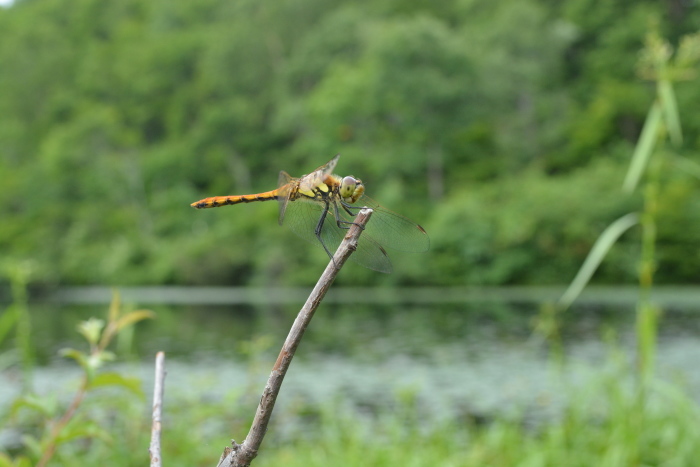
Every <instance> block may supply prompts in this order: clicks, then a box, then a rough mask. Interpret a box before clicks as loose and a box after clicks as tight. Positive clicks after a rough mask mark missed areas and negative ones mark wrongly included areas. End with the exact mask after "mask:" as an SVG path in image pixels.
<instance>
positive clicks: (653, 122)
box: [622, 102, 661, 193]
mask: <svg viewBox="0 0 700 467" xmlns="http://www.w3.org/2000/svg"><path fill="white" fill-rule="evenodd" d="M660 125H661V106H660V105H659V103H658V102H654V105H652V106H651V109H650V110H649V113H648V114H647V119H646V121H645V122H644V128H642V134H641V135H640V137H639V141H637V146H636V147H635V148H634V154H632V162H631V163H630V167H629V170H628V171H627V176H626V177H625V181H624V183H623V185H622V189H623V190H624V191H626V192H628V193H631V192H632V191H633V190H634V189H635V188H636V186H637V183H639V179H640V178H641V176H642V173H643V172H644V168H645V167H646V166H647V163H648V162H649V158H650V156H651V153H652V152H653V151H654V144H655V143H656V137H657V135H658V132H659V128H660Z"/></svg>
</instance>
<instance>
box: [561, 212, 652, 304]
mask: <svg viewBox="0 0 700 467" xmlns="http://www.w3.org/2000/svg"><path fill="white" fill-rule="evenodd" d="M638 223H639V216H638V215H637V213H636V212H633V213H630V214H626V215H624V216H622V217H620V218H619V219H617V220H616V221H615V222H613V223H612V224H610V225H609V226H608V228H607V229H605V230H604V231H603V233H602V234H600V237H598V240H596V242H595V244H594V245H593V248H591V252H590V253H588V256H587V257H586V260H585V261H584V262H583V265H582V266H581V269H579V271H578V273H576V277H574V280H572V281H571V284H569V287H568V288H567V289H566V292H564V295H562V296H561V298H560V299H559V302H558V303H557V304H558V305H559V306H560V307H561V308H562V309H564V310H566V309H567V308H569V306H571V304H572V303H573V302H574V300H576V299H577V298H578V296H579V295H581V292H582V291H583V288H584V287H586V285H587V284H588V282H589V281H590V280H591V277H592V276H593V273H594V272H595V271H596V269H598V266H599V265H600V263H601V262H602V261H603V258H605V255H607V254H608V251H610V248H612V246H613V245H614V244H615V242H616V241H617V239H618V238H620V235H622V234H623V233H625V232H626V231H627V230H628V229H629V228H630V227H632V226H633V225H635V224H638Z"/></svg>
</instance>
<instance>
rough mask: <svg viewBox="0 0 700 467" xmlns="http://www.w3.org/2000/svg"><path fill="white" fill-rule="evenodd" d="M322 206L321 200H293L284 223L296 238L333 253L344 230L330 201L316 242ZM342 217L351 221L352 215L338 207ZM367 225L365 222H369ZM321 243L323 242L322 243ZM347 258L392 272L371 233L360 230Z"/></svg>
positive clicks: (380, 270)
mask: <svg viewBox="0 0 700 467" xmlns="http://www.w3.org/2000/svg"><path fill="white" fill-rule="evenodd" d="M324 208H325V206H324V204H323V203H319V202H317V201H309V200H304V199H298V200H292V201H290V202H289V204H288V208H287V211H288V212H287V217H286V219H285V223H286V224H287V225H288V226H289V227H290V228H291V229H292V231H293V232H294V233H296V234H297V235H298V236H299V237H301V238H303V239H304V240H307V241H309V242H311V243H314V244H316V245H319V246H325V247H326V249H327V250H328V252H330V254H333V253H335V250H337V249H338V246H339V245H340V242H342V241H343V238H344V237H345V234H347V232H348V231H347V229H345V228H342V227H338V224H337V222H336V218H335V209H333V205H332V204H331V206H330V209H329V210H328V213H327V214H326V219H325V221H324V223H323V227H322V228H321V235H320V236H321V241H320V242H319V239H318V237H316V234H315V231H316V227H317V226H318V223H319V221H320V219H321V216H322V215H323V210H324ZM339 214H340V216H341V220H343V221H347V222H351V221H352V218H350V216H347V217H346V214H345V213H344V211H342V209H340V210H339ZM372 220H373V219H370V221H369V224H371V223H372ZM369 224H368V225H369ZM321 242H322V244H321ZM350 259H351V260H352V261H354V262H356V263H358V264H360V265H362V266H364V267H366V268H369V269H373V270H375V271H379V272H385V273H390V272H391V271H392V269H393V268H392V266H391V261H390V260H389V257H388V255H387V253H386V251H384V248H382V247H381V245H379V244H378V243H377V242H376V241H374V239H372V238H371V236H370V235H367V233H366V232H363V233H362V235H360V240H359V242H358V244H357V249H356V250H355V252H354V253H353V254H352V255H350Z"/></svg>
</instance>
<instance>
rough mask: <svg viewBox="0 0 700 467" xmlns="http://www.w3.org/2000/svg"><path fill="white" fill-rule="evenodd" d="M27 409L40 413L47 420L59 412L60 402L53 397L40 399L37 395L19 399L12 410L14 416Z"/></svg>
mask: <svg viewBox="0 0 700 467" xmlns="http://www.w3.org/2000/svg"><path fill="white" fill-rule="evenodd" d="M22 408H26V409H31V410H35V411H37V412H39V413H40V414H42V415H44V416H45V417H47V418H51V417H53V416H54V415H56V413H57V412H58V401H57V400H56V398H55V397H53V396H44V397H39V396H37V395H35V394H28V395H26V396H21V397H18V398H17V399H16V400H15V401H14V402H13V404H12V406H11V408H10V414H12V415H13V416H14V415H15V414H16V413H17V411H19V409H22Z"/></svg>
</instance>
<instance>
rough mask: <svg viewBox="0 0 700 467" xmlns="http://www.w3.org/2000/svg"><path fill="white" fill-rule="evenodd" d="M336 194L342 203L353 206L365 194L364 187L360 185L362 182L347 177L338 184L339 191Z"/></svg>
mask: <svg viewBox="0 0 700 467" xmlns="http://www.w3.org/2000/svg"><path fill="white" fill-rule="evenodd" d="M338 192H339V193H340V196H341V198H343V201H345V202H346V203H350V204H353V203H355V202H356V201H357V200H358V199H359V198H360V196H362V194H363V193H364V192H365V186H364V185H363V184H362V180H359V179H356V178H355V177H352V176H350V175H348V176H347V177H344V178H343V181H342V182H340V189H339V190H338Z"/></svg>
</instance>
